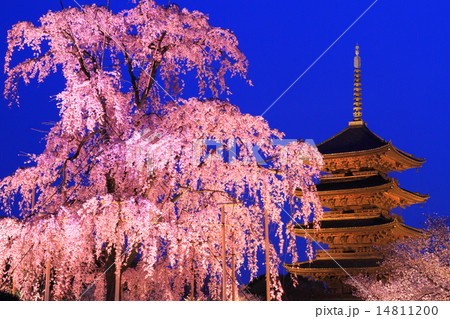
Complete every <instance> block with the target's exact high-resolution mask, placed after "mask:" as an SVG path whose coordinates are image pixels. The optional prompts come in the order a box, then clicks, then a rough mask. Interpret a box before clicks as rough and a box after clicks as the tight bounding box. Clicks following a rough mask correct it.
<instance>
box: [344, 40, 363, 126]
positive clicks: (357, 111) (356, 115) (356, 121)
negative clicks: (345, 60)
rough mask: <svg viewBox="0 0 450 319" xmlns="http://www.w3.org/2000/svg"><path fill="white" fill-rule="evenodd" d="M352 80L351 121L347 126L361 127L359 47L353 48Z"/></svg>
mask: <svg viewBox="0 0 450 319" xmlns="http://www.w3.org/2000/svg"><path fill="white" fill-rule="evenodd" d="M353 65H354V67H355V70H354V79H353V121H351V122H349V123H348V124H349V125H363V124H364V122H363V120H362V112H361V111H362V107H361V106H362V103H361V100H362V99H361V58H360V57H359V45H358V44H356V47H355V58H354V60H353Z"/></svg>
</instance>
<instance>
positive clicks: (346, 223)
mask: <svg viewBox="0 0 450 319" xmlns="http://www.w3.org/2000/svg"><path fill="white" fill-rule="evenodd" d="M389 222H390V220H388V219H386V218H383V217H375V218H359V219H330V220H326V219H325V220H321V221H320V222H319V223H320V228H321V229H323V228H347V227H364V226H376V225H383V224H386V223H389Z"/></svg>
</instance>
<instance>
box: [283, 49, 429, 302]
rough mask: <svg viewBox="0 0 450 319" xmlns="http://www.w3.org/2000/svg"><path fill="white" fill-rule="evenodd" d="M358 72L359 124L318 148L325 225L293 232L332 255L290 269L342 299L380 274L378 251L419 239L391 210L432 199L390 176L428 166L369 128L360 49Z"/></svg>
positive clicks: (351, 124) (356, 108)
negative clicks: (352, 280) (359, 276)
mask: <svg viewBox="0 0 450 319" xmlns="http://www.w3.org/2000/svg"><path fill="white" fill-rule="evenodd" d="M354 66H355V70H354V93H353V96H354V99H353V100H354V103H353V106H354V107H353V111H354V112H353V117H354V119H353V121H351V122H349V126H348V127H347V128H346V129H344V130H343V131H341V132H339V133H338V134H336V135H335V136H333V137H331V138H329V139H328V140H326V141H324V142H322V143H320V144H319V145H318V149H319V151H320V152H321V153H322V155H323V157H324V162H325V166H324V172H325V173H326V174H325V175H323V176H322V177H321V181H320V183H319V184H318V185H317V190H318V193H319V196H320V199H321V202H322V205H323V206H324V207H325V208H328V209H329V210H328V211H326V212H325V213H324V216H323V217H322V219H321V220H320V229H319V230H315V229H313V228H312V227H311V225H310V227H307V228H305V227H303V226H302V225H297V226H296V227H295V229H294V233H295V235H297V236H301V237H308V238H309V239H311V240H314V241H317V242H319V243H322V244H326V245H327V246H328V249H322V250H318V251H317V253H316V257H315V259H313V260H312V262H309V261H306V262H297V263H293V264H285V267H286V269H287V270H288V271H289V272H290V273H292V274H297V275H301V276H303V277H311V278H312V279H318V280H320V281H323V282H325V283H326V285H327V288H328V290H329V291H330V293H331V294H334V295H341V296H342V295H347V294H349V293H350V288H349V287H348V286H346V285H344V284H343V280H345V279H347V278H348V276H349V275H352V274H355V273H361V272H365V273H370V272H374V271H375V270H376V269H377V266H378V263H379V262H380V261H381V256H380V255H379V253H377V251H376V250H375V249H374V246H378V245H383V244H388V243H390V242H392V241H394V240H397V239H401V238H403V237H408V236H415V235H418V234H419V233H420V230H419V229H416V228H413V227H409V226H406V225H405V224H403V223H402V219H401V217H400V216H397V215H395V214H392V213H391V210H392V209H393V208H396V207H399V206H400V207H402V208H404V207H405V206H409V205H412V204H416V203H424V202H425V201H426V199H427V198H428V195H421V194H419V193H414V192H410V191H407V190H405V189H403V188H400V187H399V184H398V182H397V180H396V179H394V178H391V177H389V176H388V173H389V172H393V171H397V172H401V171H404V170H406V169H410V168H418V167H420V166H422V164H423V163H424V160H423V159H420V158H416V157H414V156H412V155H410V154H408V153H405V152H403V151H401V150H399V149H397V148H396V147H395V146H393V145H392V143H391V142H386V141H385V140H383V139H382V138H380V137H378V136H377V135H375V134H374V133H373V132H372V131H371V130H369V129H368V128H367V125H366V123H364V122H363V120H362V112H361V111H362V108H361V106H362V104H361V78H360V73H361V70H360V66H361V60H360V57H359V47H358V45H357V46H356V56H355V58H354ZM298 196H301V193H299V194H298Z"/></svg>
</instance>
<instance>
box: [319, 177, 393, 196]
mask: <svg viewBox="0 0 450 319" xmlns="http://www.w3.org/2000/svg"><path fill="white" fill-rule="evenodd" d="M388 183H390V180H388V179H385V178H383V177H381V176H380V175H378V174H377V175H373V176H369V177H366V178H355V179H350V180H343V181H335V180H324V181H321V182H320V183H319V184H317V191H319V192H321V191H332V190H340V189H354V188H367V187H375V186H381V185H385V184H388Z"/></svg>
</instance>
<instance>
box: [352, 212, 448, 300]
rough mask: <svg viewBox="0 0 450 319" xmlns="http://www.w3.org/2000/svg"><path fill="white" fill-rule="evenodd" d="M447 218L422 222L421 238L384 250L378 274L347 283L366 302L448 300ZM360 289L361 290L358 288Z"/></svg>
mask: <svg viewBox="0 0 450 319" xmlns="http://www.w3.org/2000/svg"><path fill="white" fill-rule="evenodd" d="M448 221H449V220H448V218H446V217H442V216H438V215H434V216H430V217H428V218H427V220H426V227H425V232H424V234H423V236H420V237H417V238H408V239H404V240H402V241H398V242H396V243H394V244H393V245H392V246H390V247H389V248H388V249H386V250H385V251H384V255H385V256H384V258H385V259H384V261H383V262H382V264H381V266H382V268H381V271H380V272H379V273H377V274H374V275H371V276H362V275H360V276H357V277H355V280H356V281H357V282H359V284H360V285H355V282H354V281H353V280H350V281H348V282H347V283H348V284H350V285H352V286H354V288H355V289H356V293H355V295H356V296H358V297H361V298H363V299H366V300H450V231H449V224H448ZM361 287H364V290H362V289H361Z"/></svg>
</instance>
